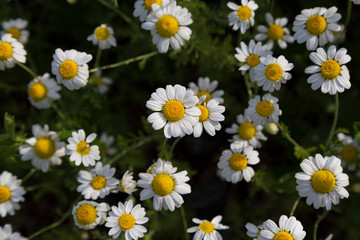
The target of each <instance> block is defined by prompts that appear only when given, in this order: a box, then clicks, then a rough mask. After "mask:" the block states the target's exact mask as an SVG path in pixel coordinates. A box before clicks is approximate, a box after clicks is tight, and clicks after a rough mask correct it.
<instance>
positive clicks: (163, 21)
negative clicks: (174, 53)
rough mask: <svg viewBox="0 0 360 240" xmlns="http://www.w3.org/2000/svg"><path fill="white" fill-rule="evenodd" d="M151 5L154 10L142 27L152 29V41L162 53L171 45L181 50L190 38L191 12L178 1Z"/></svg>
mask: <svg viewBox="0 0 360 240" xmlns="http://www.w3.org/2000/svg"><path fill="white" fill-rule="evenodd" d="M151 6H152V10H153V11H152V12H151V13H150V14H149V15H148V16H147V18H146V21H145V22H143V23H142V24H141V27H142V28H143V29H145V30H149V31H151V35H152V36H153V39H152V42H153V43H154V44H155V45H156V47H157V48H158V50H159V52H160V53H166V52H167V51H168V49H169V45H171V47H172V48H173V49H174V50H179V49H180V48H181V46H182V45H184V44H185V41H187V40H189V39H190V35H191V29H190V28H188V27H187V26H188V25H190V24H191V23H192V22H193V20H192V19H191V13H189V11H188V10H187V9H186V8H182V7H180V6H177V5H176V1H170V2H169V3H168V4H162V5H161V6H159V5H158V4H156V3H154V4H152V5H151Z"/></svg>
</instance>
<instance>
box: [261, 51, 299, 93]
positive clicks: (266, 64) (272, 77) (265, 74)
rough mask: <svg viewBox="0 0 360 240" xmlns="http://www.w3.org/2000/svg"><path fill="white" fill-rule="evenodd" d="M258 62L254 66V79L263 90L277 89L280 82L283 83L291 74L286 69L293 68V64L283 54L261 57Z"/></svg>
mask: <svg viewBox="0 0 360 240" xmlns="http://www.w3.org/2000/svg"><path fill="white" fill-rule="evenodd" d="M260 62H261V63H260V64H259V65H257V66H256V68H255V77H254V80H255V81H256V82H257V85H258V86H259V87H261V86H262V88H263V90H264V91H269V92H273V91H274V90H279V89H280V88H281V83H283V84H285V83H286V81H288V80H290V79H291V74H290V73H288V72H287V71H290V70H291V69H293V68H294V64H292V63H289V61H288V60H286V58H285V57H284V56H283V55H281V56H280V57H278V58H274V57H273V56H271V55H268V56H266V57H261V58H260Z"/></svg>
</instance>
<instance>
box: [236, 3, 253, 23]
mask: <svg viewBox="0 0 360 240" xmlns="http://www.w3.org/2000/svg"><path fill="white" fill-rule="evenodd" d="M251 13H252V11H251V9H250V8H249V7H248V6H240V7H239V8H238V10H237V15H238V17H239V19H240V20H242V21H246V20H248V19H249V18H250V17H251Z"/></svg>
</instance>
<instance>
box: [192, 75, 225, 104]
mask: <svg viewBox="0 0 360 240" xmlns="http://www.w3.org/2000/svg"><path fill="white" fill-rule="evenodd" d="M218 84H219V82H218V81H217V80H213V81H211V80H210V78H208V77H204V78H202V77H199V78H198V81H197V84H196V83H194V82H190V83H189V88H190V89H191V90H192V91H193V92H194V94H195V95H196V96H197V97H198V98H200V97H201V96H203V95H205V96H206V99H205V102H208V101H210V99H214V98H215V99H217V100H218V102H219V103H220V104H222V103H224V99H223V98H222V95H224V90H216V88H217V86H218Z"/></svg>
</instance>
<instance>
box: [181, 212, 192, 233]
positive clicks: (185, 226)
mask: <svg viewBox="0 0 360 240" xmlns="http://www.w3.org/2000/svg"><path fill="white" fill-rule="evenodd" d="M180 212H181V217H182V221H183V225H184V231H185V239H186V240H190V238H189V234H188V233H187V228H188V226H187V222H186V214H185V210H184V207H181V208H180Z"/></svg>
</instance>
